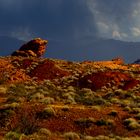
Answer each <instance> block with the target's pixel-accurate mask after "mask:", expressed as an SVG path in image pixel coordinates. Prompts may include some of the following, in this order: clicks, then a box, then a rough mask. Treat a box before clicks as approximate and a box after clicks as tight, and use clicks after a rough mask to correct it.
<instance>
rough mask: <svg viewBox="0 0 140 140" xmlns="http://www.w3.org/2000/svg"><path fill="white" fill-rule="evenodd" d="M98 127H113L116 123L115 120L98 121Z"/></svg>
mask: <svg viewBox="0 0 140 140" xmlns="http://www.w3.org/2000/svg"><path fill="white" fill-rule="evenodd" d="M95 124H96V125H98V126H102V125H113V124H114V121H113V120H110V119H108V120H104V119H100V120H97V121H96V122H95Z"/></svg>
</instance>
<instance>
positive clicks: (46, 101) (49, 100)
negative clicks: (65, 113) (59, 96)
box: [40, 97, 55, 105]
mask: <svg viewBox="0 0 140 140" xmlns="http://www.w3.org/2000/svg"><path fill="white" fill-rule="evenodd" d="M40 102H41V103H44V104H47V105H48V104H53V103H54V102H55V100H54V98H52V97H44V98H43V99H41V100H40Z"/></svg>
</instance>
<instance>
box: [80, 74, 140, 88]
mask: <svg viewBox="0 0 140 140" xmlns="http://www.w3.org/2000/svg"><path fill="white" fill-rule="evenodd" d="M108 83H110V84H111V86H113V85H115V86H116V87H119V88H122V89H124V90H128V89H130V88H133V87H135V86H136V85H137V84H139V81H138V80H135V79H133V78H132V77H131V76H130V75H129V74H125V73H121V72H112V71H108V72H97V73H93V74H89V75H86V76H84V77H83V78H81V79H80V81H79V85H80V87H84V88H90V89H92V90H97V89H100V88H101V87H103V86H107V84H108ZM121 83H124V86H121Z"/></svg>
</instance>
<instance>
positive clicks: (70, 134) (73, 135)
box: [63, 132, 80, 140]
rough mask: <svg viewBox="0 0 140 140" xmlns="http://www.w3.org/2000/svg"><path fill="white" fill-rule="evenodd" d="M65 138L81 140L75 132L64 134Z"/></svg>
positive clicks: (66, 139)
mask: <svg viewBox="0 0 140 140" xmlns="http://www.w3.org/2000/svg"><path fill="white" fill-rule="evenodd" d="M63 137H64V138H65V140H80V137H79V135H78V134H77V133H75V132H66V133H64V134H63Z"/></svg>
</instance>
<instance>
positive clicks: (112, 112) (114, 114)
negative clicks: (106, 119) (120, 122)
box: [109, 110, 118, 117]
mask: <svg viewBox="0 0 140 140" xmlns="http://www.w3.org/2000/svg"><path fill="white" fill-rule="evenodd" d="M109 115H111V116H114V117H115V116H117V115H118V112H117V111H116V110H112V111H111V112H110V113H109Z"/></svg>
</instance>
